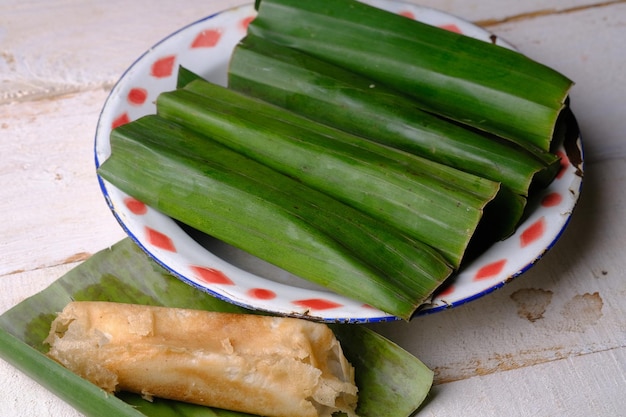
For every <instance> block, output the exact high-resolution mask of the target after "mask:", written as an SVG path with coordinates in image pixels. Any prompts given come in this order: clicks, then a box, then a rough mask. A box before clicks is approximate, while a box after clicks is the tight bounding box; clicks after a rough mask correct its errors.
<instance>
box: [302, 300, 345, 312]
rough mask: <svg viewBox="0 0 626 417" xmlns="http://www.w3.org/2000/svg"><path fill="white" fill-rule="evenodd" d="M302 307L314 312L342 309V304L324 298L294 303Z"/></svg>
mask: <svg viewBox="0 0 626 417" xmlns="http://www.w3.org/2000/svg"><path fill="white" fill-rule="evenodd" d="M293 303H294V304H296V305H299V306H300V307H307V308H310V309H312V310H330V309H332V308H338V307H342V305H341V304H339V303H335V302H334V301H330V300H324V299H322V298H309V299H306V300H296V301H294V302H293Z"/></svg>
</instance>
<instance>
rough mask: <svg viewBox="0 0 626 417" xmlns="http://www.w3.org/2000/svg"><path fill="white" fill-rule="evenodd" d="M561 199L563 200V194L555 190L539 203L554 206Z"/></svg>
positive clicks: (544, 205)
mask: <svg viewBox="0 0 626 417" xmlns="http://www.w3.org/2000/svg"><path fill="white" fill-rule="evenodd" d="M561 201H563V196H562V195H561V194H559V193H557V192H553V193H550V194H548V195H546V196H544V197H543V198H542V199H541V205H542V206H543V207H554V206H558V205H559V204H561Z"/></svg>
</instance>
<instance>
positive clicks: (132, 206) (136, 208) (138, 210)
mask: <svg viewBox="0 0 626 417" xmlns="http://www.w3.org/2000/svg"><path fill="white" fill-rule="evenodd" d="M124 205H125V206H126V208H128V210H130V212H131V213H133V214H136V215H138V216H141V215H143V214H146V213H147V212H148V206H146V205H145V204H144V203H142V202H141V201H139V200H137V199H136V198H133V197H127V198H125V199H124Z"/></svg>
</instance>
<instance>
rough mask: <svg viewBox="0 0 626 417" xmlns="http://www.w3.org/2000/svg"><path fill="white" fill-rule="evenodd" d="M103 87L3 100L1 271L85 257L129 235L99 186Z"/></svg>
mask: <svg viewBox="0 0 626 417" xmlns="http://www.w3.org/2000/svg"><path fill="white" fill-rule="evenodd" d="M106 96H107V93H106V92H105V91H103V90H93V91H87V92H84V93H81V94H75V95H69V96H63V97H57V98H54V99H46V100H39V101H34V102H16V103H10V104H5V105H0V155H1V158H2V164H0V183H1V184H2V186H1V187H0V188H1V189H0V207H1V208H0V211H1V212H2V216H3V219H2V220H3V221H2V222H0V236H2V237H3V238H2V241H0V250H1V252H2V261H1V262H0V276H1V275H4V274H10V273H13V272H15V271H20V270H24V269H34V268H40V267H44V266H48V265H56V264H62V263H65V262H71V261H75V260H79V259H84V258H85V257H86V256H88V255H89V254H91V253H93V252H95V251H98V250H100V249H102V248H104V247H106V246H108V245H110V244H112V243H114V242H116V241H118V240H119V239H121V238H122V237H123V236H124V233H123V231H122V229H121V228H120V227H119V225H118V224H117V222H116V221H115V219H114V217H113V215H112V214H111V212H110V211H109V209H108V207H107V205H106V202H105V200H104V198H103V196H102V193H101V192H100V188H99V186H98V182H97V179H96V174H95V165H94V156H93V138H94V134H95V129H96V123H97V120H98V113H99V111H100V108H101V106H102V104H103V102H104V100H105V98H106Z"/></svg>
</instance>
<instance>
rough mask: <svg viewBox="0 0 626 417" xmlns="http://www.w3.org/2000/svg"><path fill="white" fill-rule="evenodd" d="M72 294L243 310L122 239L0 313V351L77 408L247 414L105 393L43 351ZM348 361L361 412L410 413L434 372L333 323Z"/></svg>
mask: <svg viewBox="0 0 626 417" xmlns="http://www.w3.org/2000/svg"><path fill="white" fill-rule="evenodd" d="M72 300H78V301H81V300H100V301H114V302H126V303H136V304H149V305H164V306H169V307H182V308H196V309H205V310H214V311H227V312H241V313H250V311H247V310H244V309H243V308H240V307H237V306H235V305H232V304H229V303H226V302H224V301H221V300H219V299H217V298H214V297H212V296H210V295H208V294H206V293H203V292H201V291H198V290H197V289H195V288H192V287H191V286H189V285H187V284H185V283H183V282H182V281H180V280H178V279H176V278H175V277H173V276H171V275H169V274H168V273H167V272H166V271H165V270H164V269H162V268H161V267H160V266H159V265H158V264H156V263H155V262H154V261H152V260H151V259H150V258H148V256H147V255H146V254H145V253H144V252H142V251H141V250H140V249H139V248H138V247H137V246H136V245H135V244H134V243H133V242H132V241H131V240H130V239H129V238H126V239H124V240H122V241H121V242H119V243H118V244H116V245H114V246H112V247H111V248H109V249H105V250H103V251H101V252H99V253H97V254H95V255H94V256H92V257H91V258H90V259H88V260H87V261H85V262H84V263H82V264H81V265H79V266H77V267H76V268H74V269H73V270H71V271H70V272H68V273H67V274H66V275H64V276H63V277H61V278H60V279H58V280H57V281H55V282H54V283H53V284H52V285H50V286H49V287H48V288H46V289H45V290H43V291H42V292H40V293H39V294H36V295H34V296H32V297H30V298H28V299H26V300H25V301H23V302H21V303H20V304H18V305H17V306H15V307H13V308H12V309H11V310H9V311H7V312H6V313H4V314H3V315H2V316H0V356H1V357H2V358H4V359H5V360H6V361H8V362H9V363H12V364H13V365H14V366H15V367H17V368H18V369H20V370H21V371H22V372H24V373H25V374H27V375H29V376H30V377H32V378H33V379H35V380H37V381H38V382H39V383H40V384H42V385H43V386H44V387H46V388H47V389H49V390H50V391H52V392H53V393H54V394H56V395H58V396H59V397H60V398H62V399H63V400H64V401H66V402H68V403H69V404H71V405H73V406H74V407H75V408H76V409H77V410H79V411H80V412H82V413H84V414H85V415H87V416H92V417H110V416H116V417H145V416H148V417H166V416H169V417H171V416H177V417H246V416H249V414H244V413H239V412H233V411H226V410H219V409H212V408H208V407H202V406H198V405H194V404H186V403H181V402H176V401H169V400H163V399H155V400H154V402H149V401H146V400H144V399H142V398H141V396H138V395H134V394H128V393H120V394H119V395H116V396H113V395H108V394H107V393H105V392H104V391H103V390H101V389H100V388H98V387H96V386H95V385H93V384H91V383H90V382H88V381H86V380H84V379H82V378H80V377H79V376H77V375H75V374H73V373H72V372H70V371H69V370H67V369H65V368H64V367H62V366H61V365H59V364H57V363H56V362H54V361H53V360H51V359H49V358H48V357H47V356H46V355H45V352H46V350H47V346H46V345H44V344H43V340H44V339H45V337H46V336H47V334H48V332H49V329H50V323H51V322H52V320H53V319H54V318H55V316H56V313H57V312H59V311H61V310H62V309H63V307H64V306H65V305H66V304H67V303H69V302H70V301H72ZM332 329H333V331H334V332H335V334H336V335H337V338H338V339H339V340H340V341H341V343H342V346H343V348H344V351H345V354H346V357H347V358H348V360H350V362H352V364H353V365H354V367H355V370H356V382H357V385H358V387H359V390H360V392H359V406H358V408H357V412H358V413H359V415H360V416H362V417H368V416H370V417H385V416H389V417H392V416H393V417H402V416H409V415H412V413H413V412H414V411H415V410H416V409H417V408H419V406H420V404H421V403H422V402H423V401H424V399H425V397H426V396H427V394H428V392H429V390H430V387H431V384H432V380H433V372H432V371H431V370H429V369H428V368H427V367H426V366H425V365H424V364H423V363H422V362H420V361H419V360H418V359H417V358H415V357H414V356H412V355H411V354H410V353H408V352H406V351H404V350H403V349H401V348H400V347H399V346H397V345H396V344H394V343H393V342H391V341H389V340H387V339H385V338H383V337H382V336H380V335H378V334H377V333H374V332H373V331H371V330H369V329H368V328H366V327H364V326H357V325H333V327H332Z"/></svg>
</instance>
